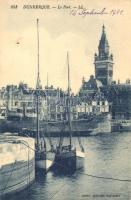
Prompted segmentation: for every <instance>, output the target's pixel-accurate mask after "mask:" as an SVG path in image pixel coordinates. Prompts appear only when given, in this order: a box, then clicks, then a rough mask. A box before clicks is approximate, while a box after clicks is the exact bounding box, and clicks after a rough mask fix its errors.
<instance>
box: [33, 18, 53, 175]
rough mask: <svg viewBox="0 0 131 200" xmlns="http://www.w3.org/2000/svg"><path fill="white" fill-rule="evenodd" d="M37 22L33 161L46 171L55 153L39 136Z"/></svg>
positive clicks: (41, 169)
mask: <svg viewBox="0 0 131 200" xmlns="http://www.w3.org/2000/svg"><path fill="white" fill-rule="evenodd" d="M38 23H39V20H38V19H37V39H38V72H37V83H36V90H35V95H36V112H37V126H36V147H35V149H36V151H35V163H36V169H38V170H39V171H42V172H44V173H45V172H47V171H48V170H49V169H50V167H51V166H52V164H53V160H54V157H55V154H54V153H53V152H51V151H47V146H46V141H45V138H44V137H41V136H40V124H39V111H40V106H39V103H40V102H39V100H40V92H41V84H40V72H39V31H38Z"/></svg>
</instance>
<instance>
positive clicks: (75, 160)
mask: <svg viewBox="0 0 131 200" xmlns="http://www.w3.org/2000/svg"><path fill="white" fill-rule="evenodd" d="M67 64H68V97H67V114H68V128H69V145H63V139H62V136H61V137H60V143H59V146H58V147H57V149H56V154H55V162H54V164H55V166H56V167H57V168H59V169H60V170H62V171H64V172H67V173H72V172H74V171H75V170H77V169H81V168H83V162H84V157H85V153H84V148H83V146H82V144H80V139H79V140H78V141H79V145H80V148H81V150H77V149H76V147H73V144H72V123H71V108H70V91H71V88H70V68H69V56H68V52H67ZM61 134H62V133H61Z"/></svg>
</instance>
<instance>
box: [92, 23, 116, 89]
mask: <svg viewBox="0 0 131 200" xmlns="http://www.w3.org/2000/svg"><path fill="white" fill-rule="evenodd" d="M94 64H95V78H96V79H98V80H99V81H101V82H102V84H103V85H104V86H108V85H111V83H112V77H113V55H112V54H110V53H109V44H108V40H107V38H106V33H105V26H104V25H103V26H102V35H101V39H100V42H99V46H98V55H97V54H96V53H95V61H94Z"/></svg>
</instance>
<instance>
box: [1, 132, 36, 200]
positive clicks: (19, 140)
mask: <svg viewBox="0 0 131 200" xmlns="http://www.w3.org/2000/svg"><path fill="white" fill-rule="evenodd" d="M34 149H35V140H34V139H33V138H26V137H19V136H0V196H1V197H3V196H5V195H8V194H11V193H16V192H19V191H21V190H23V189H25V188H26V187H28V186H29V185H30V184H31V183H32V182H33V181H34V179H35V151H34Z"/></svg>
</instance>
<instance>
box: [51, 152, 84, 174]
mask: <svg viewBox="0 0 131 200" xmlns="http://www.w3.org/2000/svg"><path fill="white" fill-rule="evenodd" d="M54 163H55V165H54V170H55V171H57V170H58V171H60V172H65V173H72V172H74V171H76V170H78V169H82V168H83V167H84V153H83V152H82V153H81V154H78V153H77V152H76V151H73V150H72V151H69V152H66V153H65V152H64V153H60V154H57V153H56V156H55V162H54Z"/></svg>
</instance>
